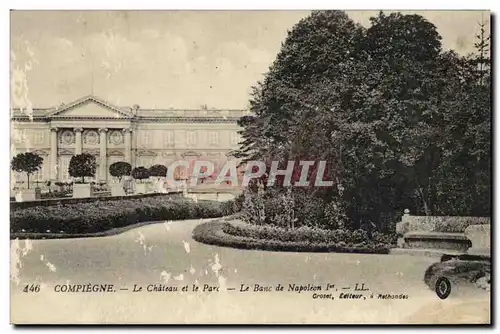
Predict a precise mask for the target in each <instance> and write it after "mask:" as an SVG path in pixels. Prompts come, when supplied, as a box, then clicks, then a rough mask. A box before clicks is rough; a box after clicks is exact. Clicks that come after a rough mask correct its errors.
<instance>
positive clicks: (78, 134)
mask: <svg viewBox="0 0 500 334" xmlns="http://www.w3.org/2000/svg"><path fill="white" fill-rule="evenodd" d="M74 131H75V154H82V132H83V129H82V128H75V129H74Z"/></svg>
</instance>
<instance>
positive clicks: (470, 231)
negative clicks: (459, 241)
mask: <svg viewBox="0 0 500 334" xmlns="http://www.w3.org/2000/svg"><path fill="white" fill-rule="evenodd" d="M465 236H466V237H467V239H469V240H470V241H471V243H472V246H471V247H470V248H469V249H468V250H467V254H476V255H490V256H491V245H490V242H491V230H490V224H483V225H470V226H469V227H467V228H466V229H465Z"/></svg>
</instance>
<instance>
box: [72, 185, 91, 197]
mask: <svg viewBox="0 0 500 334" xmlns="http://www.w3.org/2000/svg"><path fill="white" fill-rule="evenodd" d="M93 193H94V192H93V189H92V185H90V184H89V183H74V184H73V198H86V197H92V195H93Z"/></svg>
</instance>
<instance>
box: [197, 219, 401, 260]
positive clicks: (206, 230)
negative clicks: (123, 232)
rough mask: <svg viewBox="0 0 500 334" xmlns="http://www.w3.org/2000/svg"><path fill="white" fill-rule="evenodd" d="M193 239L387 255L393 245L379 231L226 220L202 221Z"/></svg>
mask: <svg viewBox="0 0 500 334" xmlns="http://www.w3.org/2000/svg"><path fill="white" fill-rule="evenodd" d="M193 238H194V239H195V240H196V241H198V242H202V243H206V244H210V245H217V246H226V247H234V248H241V249H259V250H270V251H290V252H336V253H374V254H388V253H389V249H390V248H391V247H393V245H394V244H393V242H394V240H393V239H394V237H392V236H391V237H390V236H386V235H382V234H378V233H377V234H375V235H372V238H371V239H370V238H368V235H367V234H366V232H364V231H361V230H356V231H344V230H332V231H328V230H322V229H319V228H311V227H301V228H298V229H283V228H278V227H271V226H265V227H261V226H253V225H249V224H241V225H240V226H234V225H232V224H230V223H228V222H227V221H216V222H207V223H204V224H200V225H198V226H197V227H196V228H195V229H194V230H193Z"/></svg>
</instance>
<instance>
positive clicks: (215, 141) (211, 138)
mask: <svg viewBox="0 0 500 334" xmlns="http://www.w3.org/2000/svg"><path fill="white" fill-rule="evenodd" d="M208 144H210V145H219V132H218V131H209V132H208Z"/></svg>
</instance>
